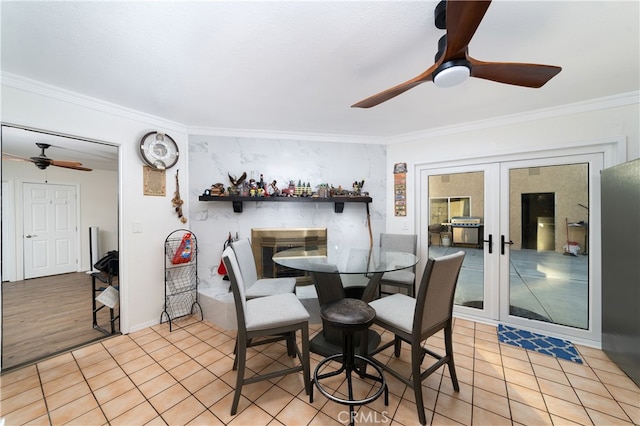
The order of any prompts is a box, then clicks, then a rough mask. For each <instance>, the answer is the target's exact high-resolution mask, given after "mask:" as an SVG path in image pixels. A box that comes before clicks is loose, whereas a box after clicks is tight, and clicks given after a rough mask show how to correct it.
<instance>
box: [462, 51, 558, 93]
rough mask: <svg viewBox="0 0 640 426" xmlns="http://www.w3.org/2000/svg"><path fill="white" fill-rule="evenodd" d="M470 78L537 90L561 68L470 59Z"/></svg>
mask: <svg viewBox="0 0 640 426" xmlns="http://www.w3.org/2000/svg"><path fill="white" fill-rule="evenodd" d="M467 59H468V60H469V62H470V63H471V76H472V77H477V78H482V79H485V80H491V81H497V82H498V83H505V84H512V85H514V86H524V87H532V88H536V89H537V88H539V87H542V86H544V85H545V84H546V83H547V82H548V81H549V80H551V79H552V78H553V77H555V76H556V75H557V74H558V73H559V72H560V71H562V68H561V67H556V66H553V65H539V64H524V63H515V62H482V61H478V60H477V59H473V58H471V57H468V58H467Z"/></svg>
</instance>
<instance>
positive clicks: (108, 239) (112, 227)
mask: <svg viewBox="0 0 640 426" xmlns="http://www.w3.org/2000/svg"><path fill="white" fill-rule="evenodd" d="M2 166H3V167H2V180H3V181H8V182H9V184H10V185H12V186H13V188H12V189H13V191H12V192H13V198H14V200H13V201H14V207H15V209H14V212H13V214H14V218H15V221H16V223H15V228H16V230H18V232H17V235H18V236H19V235H20V232H19V230H21V229H22V217H23V213H22V183H23V182H31V183H44V182H45V180H46V182H47V183H51V184H63V185H77V186H78V198H79V200H80V205H79V211H80V215H79V216H78V218H79V220H78V227H79V231H80V246H79V247H78V256H79V267H78V270H80V271H87V270H89V269H90V267H91V266H90V259H89V227H90V226H98V227H99V228H100V247H99V249H100V253H99V254H100V255H102V254H104V253H106V252H107V251H109V250H117V249H118V173H117V172H112V171H105V170H94V171H92V172H79V171H74V170H69V169H63V168H59V167H49V168H47V169H46V170H40V169H38V168H37V167H35V165H33V164H31V163H26V162H16V161H5V162H4V163H3V165H2ZM3 202H6V200H5V199H4V196H3ZM5 205H6V204H5ZM15 243H16V245H15V246H14V247H12V248H10V247H7V248H6V249H7V250H13V251H14V253H15V254H16V255H17V256H16V262H14V265H11V267H14V268H17V269H16V273H15V277H16V280H21V279H24V278H23V268H22V251H23V248H22V239H21V238H16V241H15Z"/></svg>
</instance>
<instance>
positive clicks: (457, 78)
mask: <svg viewBox="0 0 640 426" xmlns="http://www.w3.org/2000/svg"><path fill="white" fill-rule="evenodd" d="M490 4H491V0H483V1H479V0H471V1H462V0H446V1H445V0H443V1H441V2H440V3H438V5H437V6H436V9H435V25H436V27H437V28H439V29H446V34H445V35H444V36H442V38H440V40H439V41H438V52H437V53H436V55H435V63H434V64H433V65H432V66H431V67H430V68H429V69H427V70H426V71H425V72H423V73H422V74H420V75H418V76H417V77H414V78H412V79H411V80H409V81H405V82H404V83H401V84H399V85H397V86H394V87H392V88H390V89H387V90H384V91H382V92H380V93H378V94H375V95H373V96H370V97H368V98H366V99H364V100H362V101H360V102H358V103H355V104H353V105H352V106H351V107H356V108H371V107H373V106H376V105H379V104H381V103H383V102H385V101H388V100H389V99H391V98H394V97H396V96H398V95H400V94H401V93H404V92H406V91H407V90H409V89H411V88H413V87H416V86H417V85H419V84H422V83H426V82H428V81H433V83H434V84H435V85H436V86H438V87H452V86H455V85H457V84H460V83H462V82H463V81H465V80H466V79H467V78H468V77H470V76H471V77H476V78H482V79H485V80H491V81H496V82H498V83H505V84H511V85H515V86H524V87H531V88H539V87H542V86H543V85H544V84H545V83H546V82H547V81H549V80H551V79H552V78H553V77H554V76H555V75H556V74H558V73H559V72H560V71H561V70H562V68H560V67H556V66H552V65H538V64H526V63H513V62H483V61H479V60H477V59H474V58H472V57H471V56H469V43H470V42H471V38H472V37H473V35H474V34H475V32H476V29H477V28H478V26H479V25H480V22H481V21H482V18H483V17H484V15H485V13H486V11H487V9H488V8H489V5H490Z"/></svg>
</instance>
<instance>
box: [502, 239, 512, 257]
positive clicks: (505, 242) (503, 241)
mask: <svg viewBox="0 0 640 426" xmlns="http://www.w3.org/2000/svg"><path fill="white" fill-rule="evenodd" d="M512 244H513V241H511V240H509V241H505V240H504V235H500V246H501V247H500V254H504V246H505V245H507V246H510V245H512Z"/></svg>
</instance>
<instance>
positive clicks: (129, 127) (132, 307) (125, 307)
mask: <svg viewBox="0 0 640 426" xmlns="http://www.w3.org/2000/svg"><path fill="white" fill-rule="evenodd" d="M2 121H3V122H6V123H13V124H18V125H23V126H27V127H33V128H38V129H46V130H50V131H53V132H58V133H64V134H68V135H74V136H79V137H82V138H89V139H95V140H99V141H105V142H107V143H112V144H114V145H118V146H119V147H120V166H119V167H120V182H119V185H120V187H119V192H120V200H121V203H120V204H119V206H118V207H119V215H120V216H119V226H120V238H119V241H120V284H121V294H120V297H121V330H122V331H123V332H125V333H127V332H131V331H135V330H138V329H141V328H145V327H147V326H149V325H153V324H157V323H158V321H159V319H160V313H161V312H162V307H163V297H164V272H163V268H164V263H163V262H164V260H163V259H164V258H163V256H164V250H163V244H164V239H165V237H166V235H168V234H169V233H170V232H171V231H173V230H174V229H176V228H179V227H181V225H182V224H181V223H180V222H179V220H178V218H177V216H176V214H175V212H174V210H173V207H172V204H171V199H172V198H173V192H174V189H175V184H174V179H173V172H174V171H175V169H171V170H169V171H168V172H167V194H166V196H165V197H150V196H143V192H142V161H141V160H140V157H139V155H138V143H139V141H140V139H141V138H142V136H144V135H145V134H146V133H147V132H149V131H152V130H155V131H163V132H166V133H167V134H169V135H170V136H171V137H172V138H173V139H174V140H175V141H176V143H177V144H178V146H179V148H180V150H181V152H182V153H186V151H187V147H186V144H187V136H186V130H185V128H184V127H183V126H181V125H178V124H176V123H171V122H168V121H164V120H161V119H158V118H156V117H152V116H147V115H144V114H140V113H137V112H135V111H131V110H127V109H124V108H120V107H118V106H115V105H111V104H108V103H102V102H100V101H96V100H95V99H87V98H84V97H82V96H78V95H75V94H72V93H67V92H64V91H62V90H60V89H56V88H53V87H50V86H45V85H41V84H38V83H36V82H32V81H28V80H22V79H18V78H9V77H7V76H3V81H2ZM186 157H187V156H186V155H185V156H181V157H180V160H179V162H178V164H177V167H178V168H181V169H186V163H187V158H186ZM182 177H183V181H182V182H181V185H184V187H185V188H186V187H188V181H187V176H186V173H185V174H183V175H182ZM182 197H183V199H184V201H185V205H184V209H185V212H188V211H189V194H188V192H186V191H185V192H184V193H183V194H182ZM134 223H139V224H140V228H141V231H142V232H140V233H134V232H133V228H134Z"/></svg>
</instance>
